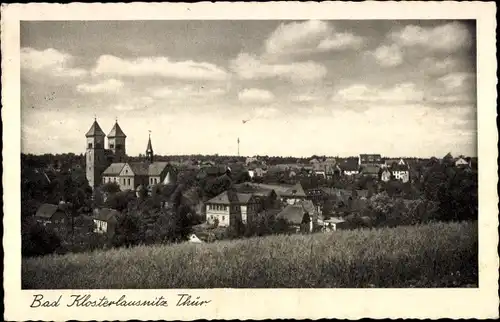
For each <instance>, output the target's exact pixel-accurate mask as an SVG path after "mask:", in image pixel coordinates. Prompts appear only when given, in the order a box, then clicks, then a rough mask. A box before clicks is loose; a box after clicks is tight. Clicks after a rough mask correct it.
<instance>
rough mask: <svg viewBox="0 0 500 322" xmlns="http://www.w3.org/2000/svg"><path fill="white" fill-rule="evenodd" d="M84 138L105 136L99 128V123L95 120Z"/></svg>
mask: <svg viewBox="0 0 500 322" xmlns="http://www.w3.org/2000/svg"><path fill="white" fill-rule="evenodd" d="M85 136H86V137H92V136H105V134H104V132H103V131H102V129H101V127H100V126H99V123H97V121H96V120H95V121H94V123H93V124H92V126H91V127H90V130H89V131H88V132H87V134H85Z"/></svg>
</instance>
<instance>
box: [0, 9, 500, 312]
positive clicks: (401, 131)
mask: <svg viewBox="0 0 500 322" xmlns="http://www.w3.org/2000/svg"><path fill="white" fill-rule="evenodd" d="M130 6H131V5H130ZM130 6H129V8H130ZM90 8H91V7H88V9H89V10H91V9H90ZM193 8H196V7H195V6H194V4H193ZM263 8H265V6H262V7H261V9H263ZM487 8H490V9H492V12H493V17H494V11H495V7H494V6H489V7H485V8H484V9H487ZM45 9H48V7H45ZM188 9H189V8H188ZM75 10H76V9H75ZM193 10H194V9H193ZM483 11H486V12H488V10H483ZM113 17H115V18H110V19H104V18H102V14H101V16H100V18H99V19H92V18H91V16H88V18H87V19H78V18H77V19H69V17H68V18H65V17H64V16H60V17H59V19H47V20H45V19H43V16H40V18H39V19H26V20H23V19H20V20H19V25H18V27H17V28H18V31H19V34H18V37H19V38H18V44H19V48H18V60H19V65H18V71H17V72H18V75H19V79H18V82H19V84H18V85H15V84H14V85H15V86H19V89H18V92H16V93H19V95H20V96H18V97H17V101H16V100H14V102H15V104H19V109H17V110H16V111H15V114H14V116H16V115H17V116H19V118H20V120H19V121H17V122H18V123H17V124H20V127H19V128H17V132H18V133H17V134H16V135H17V137H18V138H19V151H17V152H16V151H12V152H11V151H9V153H11V154H16V156H15V158H14V160H17V161H14V162H16V163H17V164H18V165H16V167H19V170H20V173H19V172H17V173H13V175H14V176H16V180H18V186H13V187H14V189H17V190H18V191H19V195H17V198H18V199H16V200H15V202H17V203H18V204H19V205H18V208H17V209H19V212H18V213H16V214H14V213H6V216H10V218H13V219H11V220H14V221H17V223H16V226H13V227H18V228H19V229H18V230H16V231H14V232H13V233H15V234H17V237H16V240H18V243H19V245H18V248H17V249H9V251H10V252H14V251H15V252H17V255H16V256H18V257H19V265H20V267H18V268H17V270H18V272H17V273H16V274H19V273H20V280H19V282H20V292H30V293H29V294H30V296H29V297H28V300H26V301H24V302H26V303H25V304H24V305H26V308H27V309H28V310H30V311H31V312H32V313H33V314H34V313H36V312H38V311H41V310H43V309H44V308H47V310H46V311H48V310H49V309H48V308H51V307H54V308H56V307H58V306H59V305H61V306H64V307H65V308H64V309H65V310H68V309H71V308H74V307H81V308H93V307H97V308H103V307H117V309H116V310H120V309H119V307H126V306H142V309H144V307H148V306H153V307H161V306H176V307H177V308H178V307H187V308H190V307H195V308H200V309H203V307H204V306H207V307H209V306H210V305H213V304H211V303H214V302H217V297H214V296H212V297H210V295H209V294H210V293H207V292H208V291H209V290H211V289H231V290H235V291H237V290H238V289H241V290H261V291H264V290H269V291H272V290H278V289H281V290H287V289H296V290H307V289H309V290H318V289H320V290H328V289H337V290H340V291H339V292H342V290H347V289H364V290H373V291H375V290H377V289H393V290H394V289H396V290H404V289H421V290H425V289H427V290H428V289H433V290H438V289H440V290H443V289H447V290H450V291H452V290H457V291H460V290H463V291H464V292H466V291H467V290H471V291H473V290H475V291H477V292H479V291H480V289H481V288H480V280H482V278H483V275H482V274H483V272H484V270H483V268H484V267H486V266H485V265H487V264H488V265H494V266H493V267H490V268H492V269H493V271H494V270H495V269H496V270H497V273H498V257H496V259H497V262H487V261H484V260H483V261H481V260H480V258H479V254H480V252H481V251H482V247H484V246H483V245H482V244H481V242H480V239H481V238H480V234H479V232H480V231H481V232H483V231H484V232H486V230H482V228H481V229H480V226H481V220H489V221H488V223H490V224H491V223H493V224H494V225H495V227H496V225H497V224H495V221H496V220H497V216H498V208H497V205H496V202H497V201H495V204H494V205H492V206H493V207H492V206H489V207H486V206H484V207H483V206H482V205H480V198H481V193H480V191H485V192H484V193H485V194H490V195H491V192H493V195H491V196H492V197H493V198H495V197H497V194H496V191H495V190H496V189H495V190H493V189H494V188H495V186H496V182H497V180H496V176H497V172H496V163H495V161H496V155H497V152H496V151H497V150H496V148H494V149H495V150H490V151H486V153H484V152H482V153H480V152H479V151H480V149H481V148H480V147H481V146H482V149H483V151H484V150H485V149H486V150H488V147H491V146H496V142H493V143H494V144H495V145H491V144H490V143H488V145H487V146H486V143H484V141H483V143H484V144H481V140H480V139H479V137H480V135H484V136H487V135H488V134H486V132H485V131H487V130H484V132H483V134H480V132H481V131H482V130H481V127H480V124H481V121H479V117H480V115H481V113H483V114H482V115H483V117H485V116H484V115H486V114H488V113H489V114H488V115H493V116H494V115H495V110H496V108H495V106H496V103H495V99H496V97H495V95H496V91H495V89H494V88H495V83H482V84H486V86H484V87H483V89H485V90H487V91H489V92H488V93H489V94H490V95H492V96H490V97H492V98H493V99H492V100H486V99H480V98H479V96H480V94H479V93H480V88H481V87H480V85H478V84H479V75H480V74H479V73H478V70H479V67H478V64H479V61H480V59H479V58H480V57H481V52H480V49H479V46H478V44H479V43H480V40H479V39H480V37H481V36H480V35H479V31H480V30H484V29H481V28H480V27H479V25H478V20H477V19H476V18H474V17H471V18H467V17H465V18H444V17H442V15H441V18H428V17H424V16H421V17H413V18H411V19H410V18H408V17H404V18H403V19H401V18H398V17H397V16H394V17H393V18H392V19H387V18H385V19H375V18H374V19H370V18H369V17H366V16H364V17H363V18H359V19H355V18H352V17H349V18H344V19H342V18H341V17H339V16H338V15H336V16H334V17H332V18H330V19H327V18H323V17H324V15H319V16H318V18H316V17H314V15H312V16H311V15H304V17H300V16H297V14H296V15H294V16H293V17H294V18H289V17H283V16H282V15H281V16H277V17H276V18H266V19H261V18H259V19H255V18H254V17H252V16H250V15H249V16H248V18H245V15H244V14H242V13H240V15H239V16H238V18H237V19H236V18H231V16H230V15H228V16H227V17H225V18H223V17H220V16H219V18H217V19H215V18H199V19H195V18H189V17H187V18H182V19H181V18H179V19H175V18H172V17H169V18H168V19H160V18H155V19H147V18H143V19H134V18H131V19H126V18H124V19H116V16H113ZM295 17H297V18H295ZM3 28H4V26H3V25H2V29H3ZM490 32H492V33H494V30H491V31H490ZM487 39H488V41H490V40H491V39H493V40H494V37H493V38H491V37H488V38H487ZM3 42H4V38H3V37H2V43H3ZM3 46H4V44H2V53H3V51H4V47H3ZM492 48H493V49H495V44H494V42H493V44H492ZM495 50H496V49H495ZM493 54H494V53H493ZM488 57H490V56H488ZM491 57H493V59H494V57H495V56H494V55H493V56H491ZM493 63H494V64H493V65H491V66H492V67H494V70H496V60H494V61H493ZM2 64H5V62H2ZM483 66H484V65H483ZM2 69H4V65H2ZM483 69H484V67H483ZM486 69H487V68H486ZM490 72H491V71H490ZM493 80H494V81H496V78H494V79H493ZM13 82H15V80H14V81H13ZM14 85H13V86H14ZM4 86H5V85H4V79H3V80H2V87H3V90H2V92H4V91H5V87H4ZM492 91H493V94H491V92H492ZM14 99H16V98H15V97H14ZM2 105H3V106H5V102H4V99H2ZM488 109H490V110H489V111H487V112H482V111H484V110H488ZM2 118H3V123H4V124H5V123H6V122H9V121H8V120H7V119H6V118H5V115H3V117H2ZM487 122H490V123H488V125H485V129H487V128H488V126H490V124H492V123H491V122H493V123H494V117H493V119H492V120H487ZM483 124H486V121H485V122H483ZM490 128H491V126H490ZM493 129H495V125H494V124H493ZM494 138H496V133H492V135H490V139H494ZM6 140H10V137H6V133H5V131H4V142H5V141H6ZM495 141H496V139H495ZM5 153H6V150H5V149H4V156H5ZM488 153H490V154H488ZM487 159H490V160H487ZM4 162H5V161H4ZM483 164H484V165H487V164H489V165H490V168H488V170H487V171H491V172H490V173H489V175H487V176H488V177H489V178H490V179H493V180H492V181H491V182H487V181H484V180H483V181H481V180H480V176H479V174H484V173H485V172H484V170H483V169H482V168H481V167H480V166H482V165H483ZM491 166H493V168H491ZM4 169H6V166H5V163H4ZM12 171H13V172H14V170H12ZM11 183H12V182H10V181H9V182H7V181H6V179H5V177H4V189H9V188H7V186H8V185H9V184H11ZM482 185H484V186H482ZM486 185H488V186H486ZM481 189H483V190H481ZM4 199H5V195H4ZM496 200H497V199H496ZM490 201H494V200H493V199H491V200H490ZM486 209H489V210H486ZM491 209H492V210H493V211H491ZM487 218H490V219H487ZM481 227H482V226H481ZM491 227H492V226H491ZM495 227H492V228H495ZM4 229H9V227H6V223H5V218H4ZM494 230H495V231H496V228H495V229H494ZM11 233H12V232H11ZM494 234H495V232H494ZM493 237H496V238H498V235H494V236H493ZM492 242H493V241H492ZM497 242H498V239H497ZM4 247H6V243H5V239H4ZM493 248H495V247H494V246H493ZM4 250H5V248H4ZM494 258H495V257H494ZM488 260H489V259H488ZM481 270H483V271H481ZM480 271H481V272H480ZM490 271H491V270H490ZM497 282H498V281H496V283H497ZM497 286H498V284H497ZM180 289H182V290H190V291H185V292H177V293H172V294H173V295H171V296H165V298H164V297H163V296H160V294H156V293H151V294H153V295H151V296H149V297H147V296H142V297H141V296H140V295H136V296H135V297H134V296H129V295H128V293H127V295H126V296H125V295H123V296H122V295H107V294H106V293H93V291H99V292H103V291H104V292H106V291H110V290H112V291H113V292H114V293H112V294H122V293H120V291H123V290H127V291H130V292H132V293H131V294H140V293H133V291H134V290H151V291H154V290H167V291H168V290H180ZM495 289H498V288H497V287H495ZM82 290H85V292H80V291H82ZM197 290H199V291H203V292H205V293H197ZM44 291H48V292H49V293H44ZM66 291H70V292H69V294H71V295H60V294H66V293H61V292H66ZM116 292H118V293H116ZM495 292H496V291H495ZM123 294H125V293H123ZM200 294H201V295H200ZM235 294H238V293H235ZM269 294H271V293H269ZM308 294H309V293H308ZM310 294H314V293H310ZM322 294H323V293H322ZM339 294H342V293H339ZM478 294H479V293H478ZM268 296H270V295H268ZM311 296H313V295H311ZM321 296H324V295H321ZM132 298H133V299H132ZM270 298H272V297H270ZM311 301H314V299H311ZM321 301H323V302H322V303H328V299H327V298H326V299H322V300H321ZM353 301H355V299H353ZM496 301H497V302H496V303H497V304H498V295H497V296H496ZM62 302H64V303H62ZM490 302H491V301H490ZM167 303H168V304H167ZM238 304H239V305H242V303H238ZM493 304H494V303H493ZM299 305H300V304H299ZM251 306H252V305H251V304H250V305H249V307H251ZM360 309H361V308H360ZM37 310H38V311H37ZM103 310H104V309H103ZM150 310H153V309H150ZM154 310H156V308H155V309H154ZM485 312H486V311H485ZM490 312H491V311H490ZM493 312H494V311H493ZM167 314H168V313H167ZM304 314H305V315H304V316H303V317H306V316H307V313H304ZM332 314H334V313H332ZM497 314H498V312H497ZM332 316H333V315H331V316H330V317H332ZM497 316H498V315H497ZM324 317H327V316H324ZM492 317H493V316H492ZM143 318H144V317H143Z"/></svg>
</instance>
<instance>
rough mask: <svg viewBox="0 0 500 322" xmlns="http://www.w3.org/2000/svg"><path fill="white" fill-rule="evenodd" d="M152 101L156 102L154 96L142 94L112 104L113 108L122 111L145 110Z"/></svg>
mask: <svg viewBox="0 0 500 322" xmlns="http://www.w3.org/2000/svg"><path fill="white" fill-rule="evenodd" d="M152 103H154V99H153V98H152V97H149V96H141V97H134V98H131V99H128V100H127V101H123V102H121V103H118V104H114V105H112V108H113V109H115V110H117V111H122V112H125V111H134V110H144V109H147V108H148V107H149V106H148V105H150V104H152Z"/></svg>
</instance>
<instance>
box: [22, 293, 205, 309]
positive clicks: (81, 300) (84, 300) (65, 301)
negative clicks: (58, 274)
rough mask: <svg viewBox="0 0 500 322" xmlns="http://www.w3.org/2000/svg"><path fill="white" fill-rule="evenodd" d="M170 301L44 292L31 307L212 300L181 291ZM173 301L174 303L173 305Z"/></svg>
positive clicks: (151, 304) (191, 303)
mask: <svg viewBox="0 0 500 322" xmlns="http://www.w3.org/2000/svg"><path fill="white" fill-rule="evenodd" d="M172 300H173V301H172V302H170V301H169V300H167V298H166V297H164V296H157V297H155V298H153V299H140V300H137V299H128V298H127V296H126V295H121V296H120V297H119V298H115V299H112V298H108V297H107V296H102V297H94V296H92V295H91V294H80V295H78V294H72V295H70V296H68V297H63V295H59V296H58V297H57V298H55V297H53V298H48V297H46V296H44V295H43V294H35V295H33V302H32V303H31V304H30V307H31V308H48V307H59V306H61V305H64V306H67V307H131V306H135V307H137V306H146V307H169V306H181V307H182V306H184V307H201V306H206V305H208V304H209V303H210V302H212V300H206V299H202V298H201V297H200V296H193V295H191V294H186V293H181V294H177V297H176V298H174V299H172ZM171 303H172V304H173V305H171Z"/></svg>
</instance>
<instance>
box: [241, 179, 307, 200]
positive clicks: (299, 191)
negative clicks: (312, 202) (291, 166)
mask: <svg viewBox="0 0 500 322" xmlns="http://www.w3.org/2000/svg"><path fill="white" fill-rule="evenodd" d="M245 184H247V185H252V186H253V187H255V188H257V189H259V190H274V191H275V192H276V194H277V195H278V196H280V197H292V196H295V197H304V198H305V197H306V193H305V192H304V189H303V188H302V185H301V184H300V183H297V184H295V185H293V186H290V185H273V184H263V183H250V182H245Z"/></svg>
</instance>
